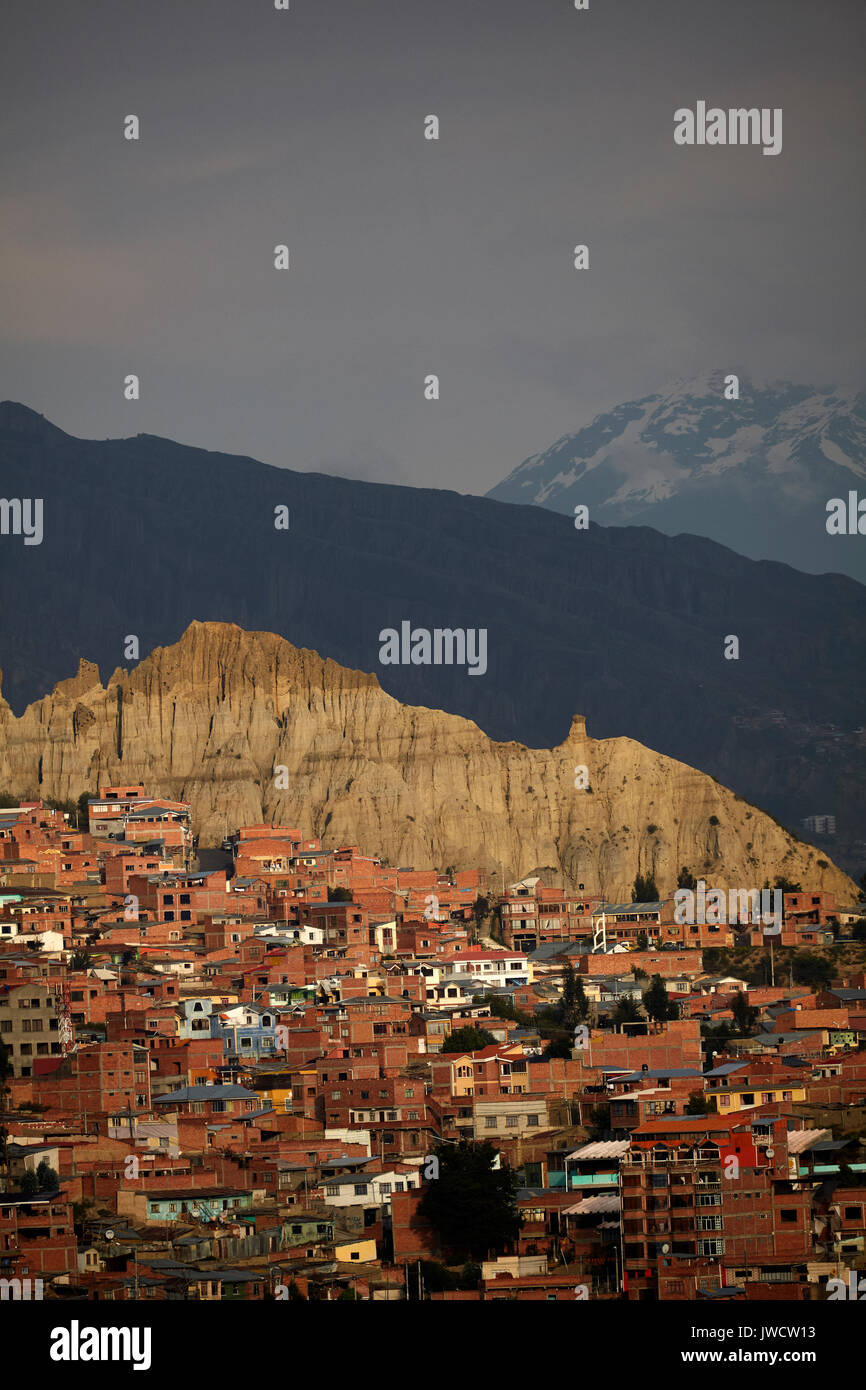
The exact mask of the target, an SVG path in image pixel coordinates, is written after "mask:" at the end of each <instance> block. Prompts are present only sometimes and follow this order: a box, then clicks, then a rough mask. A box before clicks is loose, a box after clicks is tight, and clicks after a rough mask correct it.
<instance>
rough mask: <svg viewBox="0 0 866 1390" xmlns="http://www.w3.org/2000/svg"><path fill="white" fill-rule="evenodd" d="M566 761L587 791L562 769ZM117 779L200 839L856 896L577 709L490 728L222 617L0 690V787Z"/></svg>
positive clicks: (610, 882)
mask: <svg viewBox="0 0 866 1390" xmlns="http://www.w3.org/2000/svg"><path fill="white" fill-rule="evenodd" d="M581 766H585V767H586V769H587V770H588V779H589V788H590V789H589V790H583V789H577V788H576V787H575V781H576V780H578V781H579V780H581V779H580V774H579V773H577V769H578V768H580V767H581ZM280 767H282V768H285V769H286V770H287V780H288V789H287V790H285V791H282V790H277V788H276V786H275V770H276V769H278V768H280ZM281 780H283V781H285V780H286V778H285V776H283V777H282V778H281ZM118 782H143V783H144V784H145V785H146V786H147V788H148V789H149V790H150V791H151V792H153V793H155V794H157V795H161V796H166V797H172V798H175V799H181V800H187V801H190V802H191V803H192V807H193V814H194V825H195V829H196V831H197V832H198V833H199V835H200V837H201V842H202V844H209V843H218V842H219V841H220V840H221V839H222V838H223V836H224V834H225V833H226V828H228V829H231V828H232V827H233V826H236V825H239V824H243V823H245V822H247V823H249V822H257V821H263V820H264V821H273V822H274V823H276V824H285V825H297V826H300V827H302V828H303V829H304V830H305V831H307V832H308V833H310V834H314V835H321V837H322V840H323V842H324V844H325V846H326V847H335V846H337V845H340V844H357V845H359V846H360V847H361V849H362V851H364V852H368V853H381V854H382V855H383V856H386V857H387V858H388V860H389V861H390V863H391V864H392V865H398V864H399V865H410V864H411V865H414V866H415V867H416V868H424V867H430V866H436V867H439V868H444V867H445V866H447V865H454V866H456V867H458V868H460V867H466V868H469V867H472V866H474V865H480V866H483V867H485V868H486V869H488V870H490V871H492V872H494V873H495V874H496V875H497V876H498V875H499V874H500V873H502V874H504V875H505V877H506V879H509V878H512V879H513V878H515V877H518V876H522V875H524V874H527V873H529V872H531V871H532V870H533V869H536V868H544V867H549V868H552V869H555V870H556V871H558V872H560V873H562V874H563V875H564V876H565V878H566V880H567V881H568V882H570V883H572V884H577V883H585V885H586V888H587V890H588V891H603V892H604V893H605V895H606V896H607V898H608V899H609V900H620V899H621V900H628V899H630V897H631V885H632V883H633V881H634V877H635V874H636V873H637V872H638V871H640V872H642V873H646V872H652V873H653V874H654V876H655V879H656V882H657V884H658V887H659V890H660V891H662V892H666V891H671V890H672V889H673V888H674V887H675V885H676V875H677V872H678V870H679V868H680V867H681V866H682V865H685V866H687V867H688V868H689V869H690V870H691V872H692V873H694V874H695V875H696V876H701V875H705V876H706V877H707V879H708V881H710V882H711V883H713V884H714V885H716V886H719V887H743V888H750V887H760V886H761V885H762V884H763V883H764V881H765V879H766V878H768V877H769V878H770V880H771V881H772V880H773V879H774V877H775V875H776V874H778V873H784V874H785V875H786V876H787V877H788V878H791V879H795V880H800V881H801V882H802V883H803V886H804V887H807V886H808V887H815V888H818V887H823V888H826V889H829V890H832V891H835V892H836V893H837V894H839V895H840V899H841V901H842V902H843V903H844V902H846V901H848V900H849V899H850V898H852V897H853V896H854V887H853V884H852V882H851V880H850V879H849V878H848V877H847V875H845V874H843V873H842V872H841V870H839V869H838V868H837V867H836V866H835V865H833V864H830V863H828V861H826V860H823V859H822V856H821V853H820V851H818V850H816V849H814V848H813V847H812V846H809V845H804V844H802V843H801V842H799V841H796V840H794V839H792V837H791V836H789V835H788V834H787V833H786V832H785V831H784V830H782V829H781V828H780V827H779V826H778V825H777V824H776V823H775V821H773V820H772V819H771V818H770V817H769V816H766V815H764V814H763V813H762V812H760V811H757V810H755V809H754V808H753V807H751V806H749V805H748V804H747V803H746V802H744V801H742V800H740V799H739V798H738V797H737V796H735V795H734V793H733V792H730V791H728V790H727V789H726V788H725V787H722V786H720V785H719V784H718V783H717V782H715V781H714V780H713V779H712V778H711V777H707V776H706V775H705V774H703V773H701V772H697V771H695V769H694V768H691V767H687V766H686V765H685V764H684V763H679V762H676V761H675V760H674V759H672V758H666V757H663V756H662V755H661V754H658V753H653V752H652V751H651V750H650V749H648V748H645V747H644V746H643V745H642V744H639V743H635V742H633V741H632V740H631V739H626V738H616V739H604V740H597V739H592V738H589V737H588V736H587V733H586V728H585V723H584V720H583V718H582V717H580V716H575V718H574V720H573V722H572V727H571V730H570V732H569V735H568V738H567V739H566V740H565V742H564V743H562V744H560V746H559V747H557V748H550V749H532V748H526V747H524V746H523V745H522V744H519V743H494V742H493V741H492V740H491V739H489V738H488V737H487V736H486V735H485V734H484V733H483V732H482V731H481V730H480V729H479V728H478V726H477V725H476V724H473V723H471V722H470V721H469V720H466V719H461V718H459V717H458V716H456V715H450V714H444V713H442V712H441V711H438V710H431V709H424V708H421V707H414V706H409V705H401V704H400V703H399V702H398V701H397V700H394V699H392V698H391V696H389V695H386V694H385V693H384V691H383V690H382V689H381V687H380V686H379V682H378V680H377V678H376V677H375V676H374V675H371V674H367V673H365V672H361V671H351V670H348V669H346V668H345V667H342V666H339V665H337V664H336V663H335V662H333V661H330V660H323V659H322V658H321V657H319V656H318V655H317V654H316V653H315V652H312V651H307V650H303V649H299V648H297V647H294V646H292V645H291V643H289V642H287V641H285V640H284V639H283V638H281V637H277V636H275V635H274V634H272V633H267V632H245V631H244V630H243V629H242V628H239V627H236V626H234V625H232V624H223V623H192V624H191V625H190V627H189V628H188V629H187V631H186V632H185V633H184V635H183V636H182V637H181V639H180V641H179V642H177V643H175V645H174V646H170V647H158V648H156V649H155V650H154V651H153V652H152V653H151V655H150V656H149V657H147V658H146V659H145V660H144V661H142V662H141V663H140V665H139V666H137V667H136V668H135V669H134V670H132V671H125V670H123V669H120V668H119V669H118V670H116V671H115V672H114V674H113V675H112V676H111V677H110V678H109V680H108V683H107V685H106V686H104V687H103V685H102V684H101V683H100V680H99V673H98V671H97V669H96V667H95V666H93V665H92V664H91V663H90V662H87V661H84V660H82V661H81V662H80V664H79V670H78V674H77V675H76V676H75V677H73V678H71V679H69V680H65V681H61V682H60V683H59V684H58V685H57V687H56V688H55V690H54V692H53V694H51V695H48V696H46V697H45V698H44V699H42V700H39V701H37V702H36V703H34V704H32V705H30V706H28V708H27V709H26V710H25V711H24V713H23V714H22V715H21V717H20V718H16V717H15V716H14V715H13V714H12V712H11V710H10V708H9V706H8V705H7V704H6V702H5V701H2V700H0V788H2V789H3V790H8V791H9V792H11V793H12V794H13V795H16V796H20V797H25V796H28V795H30V796H37V795H42V796H49V797H59V798H71V799H75V798H77V797H78V796H79V795H80V793H81V792H83V791H89V792H91V794H93V795H96V793H97V789H98V787H99V785H100V784H105V783H108V784H110V783H118ZM819 862H821V863H826V864H827V867H826V868H820V867H818V865H819Z"/></svg>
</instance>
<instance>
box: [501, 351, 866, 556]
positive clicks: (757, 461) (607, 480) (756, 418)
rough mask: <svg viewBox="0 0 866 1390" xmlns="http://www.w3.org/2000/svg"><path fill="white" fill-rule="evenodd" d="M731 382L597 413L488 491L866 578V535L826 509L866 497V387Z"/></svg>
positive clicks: (715, 379)
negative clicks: (839, 530) (735, 394)
mask: <svg viewBox="0 0 866 1390" xmlns="http://www.w3.org/2000/svg"><path fill="white" fill-rule="evenodd" d="M739 390H740V395H739V399H738V400H726V399H725V395H724V375H723V374H722V373H712V374H709V375H705V376H702V377H697V378H694V379H691V380H688V381H676V382H674V383H672V384H671V385H670V386H668V387H667V388H665V389H664V390H663V391H660V392H658V393H656V394H654V395H650V396H644V397H642V398H641V399H640V400H637V401H629V402H627V403H625V404H622V405H619V406H617V407H616V408H615V409H614V410H610V411H607V412H605V413H603V414H601V415H597V416H596V417H595V419H594V420H592V421H591V422H590V424H588V425H586V426H585V427H584V428H582V429H580V430H578V431H576V432H575V433H574V434H567V435H563V437H562V438H561V439H558V440H557V441H556V443H555V444H553V445H551V447H550V448H549V449H547V450H545V452H544V453H540V454H533V455H532V457H531V458H528V459H526V460H525V461H524V462H523V463H521V464H520V465H519V466H518V467H517V468H515V469H514V470H513V472H512V473H510V474H509V476H508V477H507V478H506V479H504V481H503V482H501V483H499V484H498V485H497V486H496V487H495V488H492V489H491V491H490V492H489V493H488V494H487V495H488V496H489V497H493V498H496V499H497V500H499V501H502V502H521V503H531V504H534V505H536V506H542V507H547V508H549V509H550V510H552V511H556V512H565V513H569V514H570V513H572V512H573V510H574V507H575V506H576V505H577V504H579V503H582V504H585V505H587V506H588V507H589V509H590V520H591V521H594V522H598V523H600V524H601V525H616V526H623V525H642V526H652V527H654V528H655V529H656V530H659V531H662V532H664V533H665V534H667V535H678V534H680V533H682V532H690V533H692V534H694V535H699V536H701V535H702V536H707V537H709V538H710V539H712V540H716V541H719V542H721V543H722V544H723V545H728V546H730V547H731V548H732V549H734V550H738V551H739V552H740V553H741V554H745V555H748V556H750V557H751V558H753V559H773V560H781V561H783V562H785V563H787V564H792V565H795V566H796V567H797V568H798V569H802V570H806V571H808V572H810V573H820V572H823V571H825V570H831V571H836V572H840V573H843V574H849V575H851V576H852V577H854V578H857V579H859V580H861V582H862V581H866V537H862V536H828V535H827V532H826V527H825V522H826V516H827V512H826V504H827V502H828V500H829V499H830V498H831V497H840V496H841V497H846V496H847V494H848V492H849V491H858V494H859V496H861V497H862V496H864V495H866V392H862V391H861V392H855V391H837V390H834V389H832V388H829V387H828V388H815V387H811V386H804V385H795V384H792V383H791V382H774V383H771V384H767V385H760V386H759V385H755V384H753V383H751V382H750V381H748V380H747V379H746V378H745V377H741V378H740V384H739Z"/></svg>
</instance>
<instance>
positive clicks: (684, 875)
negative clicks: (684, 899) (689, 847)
mask: <svg viewBox="0 0 866 1390" xmlns="http://www.w3.org/2000/svg"><path fill="white" fill-rule="evenodd" d="M697 886H698V880H697V879H696V878H695V876H694V874H693V873H690V872H689V870H688V869H687V868H686V866H685V864H684V865H683V867H682V868H681V869H680V871H679V873H678V874H677V887H678V888H690V889H691V891H692V892H693V893H694V891H695V889H696V888H697Z"/></svg>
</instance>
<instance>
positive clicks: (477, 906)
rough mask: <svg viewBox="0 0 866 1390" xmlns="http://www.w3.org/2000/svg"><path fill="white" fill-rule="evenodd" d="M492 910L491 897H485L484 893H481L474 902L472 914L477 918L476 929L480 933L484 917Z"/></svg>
mask: <svg viewBox="0 0 866 1390" xmlns="http://www.w3.org/2000/svg"><path fill="white" fill-rule="evenodd" d="M489 912H490V899H489V898H485V896H484V894H483V893H479V894H478V897H477V898H476V899H475V902H474V903H473V904H472V916H473V917H474V918H475V930H476V932H477V933H478V934H479V935H480V933H481V926H482V923H483V921H484V918H485V917H486V916H487V915H488V913H489Z"/></svg>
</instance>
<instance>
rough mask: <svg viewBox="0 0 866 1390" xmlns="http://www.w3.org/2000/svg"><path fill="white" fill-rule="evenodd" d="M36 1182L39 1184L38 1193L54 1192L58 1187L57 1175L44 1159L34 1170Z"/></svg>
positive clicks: (58, 1179)
mask: <svg viewBox="0 0 866 1390" xmlns="http://www.w3.org/2000/svg"><path fill="white" fill-rule="evenodd" d="M36 1180H37V1182H38V1183H39V1191H40V1192H56V1191H57V1189H58V1187H59V1186H60V1176H59V1174H58V1173H57V1172H56V1171H55V1170H54V1169H53V1168H52V1167H51V1164H50V1163H48V1162H46V1160H45V1159H44V1158H43V1160H42V1162H41V1163H40V1164H39V1167H38V1168H37V1169H36Z"/></svg>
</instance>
